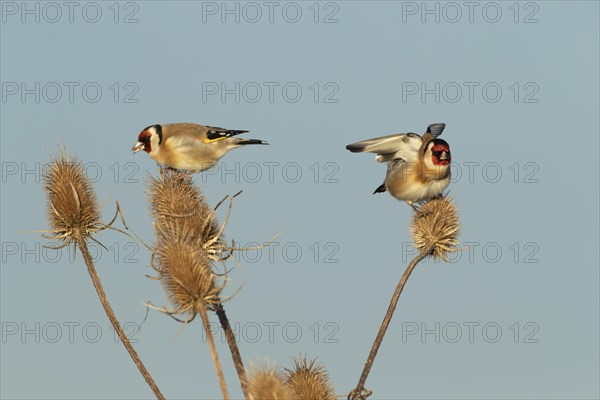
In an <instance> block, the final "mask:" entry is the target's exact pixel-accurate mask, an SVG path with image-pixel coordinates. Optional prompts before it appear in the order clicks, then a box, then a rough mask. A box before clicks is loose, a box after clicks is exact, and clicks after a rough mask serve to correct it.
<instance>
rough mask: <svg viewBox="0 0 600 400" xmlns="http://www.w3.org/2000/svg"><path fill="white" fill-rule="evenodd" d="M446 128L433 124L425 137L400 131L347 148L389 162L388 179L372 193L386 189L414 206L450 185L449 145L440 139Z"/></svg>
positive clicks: (444, 125) (428, 128) (442, 125)
mask: <svg viewBox="0 0 600 400" xmlns="http://www.w3.org/2000/svg"><path fill="white" fill-rule="evenodd" d="M445 127H446V124H431V125H429V126H428V127H427V132H425V134H424V135H423V136H422V137H421V136H420V135H418V134H416V133H399V134H395V135H389V136H382V137H378V138H374V139H367V140H363V141H361V142H356V143H352V144H349V145H348V146H346V149H348V150H350V151H351V152H353V153H362V152H367V153H375V154H377V156H376V157H375V160H377V162H387V173H386V176H385V181H384V182H383V184H382V185H380V186H379V187H378V188H377V189H375V192H373V194H375V193H381V192H385V191H387V192H389V193H390V194H391V195H392V196H394V197H395V198H396V199H398V200H401V201H405V202H406V203H408V205H410V206H411V207H413V208H415V206H414V203H417V202H421V201H425V200H429V199H431V198H432V197H435V196H437V195H439V194H441V193H442V192H443V191H444V190H445V189H446V188H447V187H448V185H449V184H450V161H451V157H450V146H449V145H448V143H447V142H446V141H445V140H442V139H437V137H438V136H439V135H441V134H442V132H443V131H444V128H445ZM415 210H416V208H415Z"/></svg>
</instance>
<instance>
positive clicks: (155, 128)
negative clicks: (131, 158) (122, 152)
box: [131, 124, 162, 154]
mask: <svg viewBox="0 0 600 400" xmlns="http://www.w3.org/2000/svg"><path fill="white" fill-rule="evenodd" d="M161 143H162V126H160V125H158V124H157V125H150V126H148V127H146V128H144V129H142V131H141V132H140V134H139V135H138V141H137V143H136V144H135V145H134V146H133V147H132V148H131V151H133V152H134V153H137V152H138V151H140V150H144V151H145V152H146V153H148V154H150V153H152V152H153V151H154V152H156V151H157V150H158V147H159V146H160V144H161Z"/></svg>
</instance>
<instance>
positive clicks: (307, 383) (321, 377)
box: [285, 356, 337, 400]
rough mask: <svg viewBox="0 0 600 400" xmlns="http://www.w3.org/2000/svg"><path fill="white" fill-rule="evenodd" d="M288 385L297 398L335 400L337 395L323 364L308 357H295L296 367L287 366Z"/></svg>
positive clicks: (304, 399)
mask: <svg viewBox="0 0 600 400" xmlns="http://www.w3.org/2000/svg"><path fill="white" fill-rule="evenodd" d="M285 371H286V375H287V382H286V383H287V385H288V387H289V388H290V389H291V390H292V392H293V393H294V396H295V398H296V399H302V400H335V399H337V396H336V394H335V391H334V390H333V387H332V386H331V383H330V382H329V376H328V374H327V371H326V370H325V366H324V365H323V364H320V363H317V360H316V359H314V360H311V361H310V362H309V361H307V359H306V357H305V356H304V357H299V358H294V367H293V368H292V369H287V368H286V370H285Z"/></svg>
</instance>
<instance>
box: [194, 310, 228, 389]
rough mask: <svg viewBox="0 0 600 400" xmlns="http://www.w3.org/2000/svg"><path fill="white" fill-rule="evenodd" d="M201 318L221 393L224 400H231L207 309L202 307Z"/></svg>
mask: <svg viewBox="0 0 600 400" xmlns="http://www.w3.org/2000/svg"><path fill="white" fill-rule="evenodd" d="M200 317H202V324H203V325H204V332H206V338H207V339H208V348H209V349H210V355H211V357H212V359H213V364H215V370H216V371H217V377H218V378H219V384H220V385H221V392H223V399H224V400H229V399H230V397H229V392H228V391H227V384H225V376H224V375H223V370H222V369H221V362H220V361H219V355H218V354H217V347H216V346H215V339H214V338H213V334H212V330H211V326H210V324H209V322H208V313H207V312H206V307H204V306H202V307H200Z"/></svg>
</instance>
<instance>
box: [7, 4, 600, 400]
mask: <svg viewBox="0 0 600 400" xmlns="http://www.w3.org/2000/svg"><path fill="white" fill-rule="evenodd" d="M24 4H26V6H25V7H27V9H24V8H23V7H24ZM36 4H37V5H36ZM115 4H116V5H117V6H115ZM424 4H426V5H425V6H424ZM57 5H58V6H57ZM0 6H1V10H2V25H1V30H0V32H1V35H2V36H1V43H0V44H1V62H0V66H1V79H0V80H1V82H2V99H1V103H0V106H1V107H2V110H1V115H0V119H1V122H0V128H1V133H2V135H1V156H2V202H1V216H2V224H1V233H2V238H1V242H2V268H1V270H0V277H1V293H0V299H1V305H0V310H1V323H2V341H1V342H0V345H1V354H2V358H1V372H0V379H1V385H0V386H1V389H0V396H1V397H2V398H6V399H49V398H61V399H99V398H102V399H104V398H107V399H108V398H113V399H117V398H126V399H140V398H151V397H152V393H151V391H150V389H149V388H148V387H147V386H146V384H145V383H144V381H143V380H142V378H141V376H140V375H139V373H138V371H137V369H136V368H135V366H134V364H133V363H132V362H131V360H130V359H129V358H128V356H127V354H126V352H125V350H124V349H123V347H122V345H121V344H119V343H115V342H114V340H113V331H112V330H110V328H109V323H108V320H107V318H106V316H105V314H104V312H103V311H102V308H101V306H100V303H99V301H98V299H97V297H96V294H95V293H94V291H93V288H92V284H91V282H90V279H89V276H88V275H87V272H86V269H85V266H84V264H83V261H82V259H81V257H80V256H77V258H76V260H75V262H74V263H71V262H70V261H69V257H68V255H67V253H66V251H64V252H62V253H58V254H56V252H51V251H45V250H43V249H42V248H41V247H40V246H41V245H43V244H44V243H46V242H45V240H43V239H41V238H40V236H39V234H36V233H28V231H31V230H34V229H44V228H46V227H47V222H46V216H45V199H44V196H43V194H42V191H41V187H42V186H41V182H40V179H39V178H40V173H41V165H42V164H43V163H44V162H45V161H47V160H48V153H49V152H50V151H54V150H55V149H56V145H57V144H58V143H60V142H61V141H62V142H64V143H65V144H66V145H67V147H68V148H69V149H70V150H71V151H72V152H74V153H76V154H77V155H78V156H79V157H80V158H81V159H82V160H84V161H85V162H87V163H88V164H87V168H88V169H87V170H88V173H89V175H90V177H91V178H93V179H94V181H95V188H96V190H97V193H98V196H99V198H100V199H101V200H102V201H104V200H105V199H108V201H107V203H106V206H105V209H104V216H105V218H106V219H107V220H108V219H110V218H111V217H112V212H113V210H114V200H119V201H120V202H121V205H122V207H123V211H124V213H125V216H126V218H127V221H128V223H129V225H130V226H131V227H132V228H133V229H134V230H135V231H136V232H137V233H138V234H140V235H141V236H142V237H144V238H145V239H146V240H148V241H152V230H151V220H150V219H149V217H148V215H147V205H146V198H145V187H144V184H143V182H144V179H145V178H146V176H147V174H148V173H156V166H155V164H154V162H152V161H151V159H150V158H149V157H148V156H147V155H145V154H136V155H132V154H131V152H130V148H131V146H132V145H133V144H134V142H135V140H136V136H137V134H138V133H139V131H140V130H141V129H142V128H143V127H145V126H147V125H150V124H154V123H166V122H184V121H185V122H197V123H204V124H208V125H217V126H223V127H227V128H232V129H247V130H250V131H251V133H249V134H247V136H248V137H252V138H258V139H264V140H268V141H269V142H270V143H271V145H270V146H268V147H267V146H262V147H261V146H256V147H248V148H244V149H239V150H235V151H233V152H231V153H229V154H228V155H227V156H226V157H225V158H223V160H222V161H223V163H221V164H219V170H216V171H211V172H206V173H204V174H198V175H196V176H195V177H194V179H195V181H196V182H197V183H198V184H199V185H200V186H201V188H202V190H203V191H204V192H205V194H206V196H207V198H208V200H209V202H210V203H211V204H215V203H216V202H217V201H218V200H220V199H221V198H222V197H223V196H225V195H226V194H233V193H235V192H237V191H239V190H243V191H244V193H243V194H242V195H241V196H240V197H238V198H237V199H236V200H235V203H234V209H233V213H232V217H231V220H230V223H229V225H228V226H227V229H226V231H225V234H226V236H227V237H228V238H233V239H235V240H236V242H239V243H242V244H248V243H251V242H262V241H265V240H268V239H269V238H271V237H272V236H273V235H275V234H276V233H278V232H280V231H282V232H283V235H282V236H281V237H280V238H279V239H278V243H276V244H275V246H273V247H272V248H271V249H264V250H263V252H262V253H260V254H257V253H256V252H250V253H248V254H246V255H240V256H239V257H238V260H239V264H240V267H239V268H237V269H235V270H234V271H233V272H232V273H231V278H232V287H231V288H230V289H229V290H230V293H232V292H233V291H234V290H235V289H236V288H237V287H239V286H240V285H241V284H243V285H244V286H243V288H242V290H241V291H240V293H238V294H237V296H236V297H235V298H234V299H233V300H232V301H231V302H229V303H228V304H227V305H226V308H227V310H228V312H229V317H230V319H231V320H232V322H233V323H238V324H239V325H238V327H239V328H238V332H239V335H240V338H241V342H240V351H241V353H242V357H243V358H244V361H245V362H246V364H247V365H250V364H251V362H254V363H255V364H256V363H260V362H261V361H263V360H269V361H270V362H274V363H276V364H277V365H279V366H290V364H291V361H290V357H291V356H294V355H297V354H299V353H305V352H306V354H307V355H308V356H309V357H314V356H318V357H319V359H320V360H321V361H323V362H324V363H325V365H326V366H327V369H328V370H329V372H330V375H331V378H332V383H333V385H334V386H335V389H336V392H338V393H340V394H344V393H347V392H348V391H349V390H350V389H352V388H353V387H354V386H355V385H356V382H357V380H358V378H359V375H360V372H361V370H362V367H363V365H364V362H365V360H366V357H367V354H368V351H369V349H370V346H371V343H372V340H373V338H374V337H375V334H376V331H377V329H378V327H379V324H380V322H381V319H382V318H383V315H384V313H385V310H386V307H387V305H388V301H389V299H390V297H391V295H392V292H393V290H394V287H395V285H396V283H397V281H398V279H399V278H400V276H401V274H402V272H403V270H404V268H405V266H406V265H407V263H408V260H409V259H410V255H411V254H412V253H411V248H410V237H409V234H408V232H409V224H408V222H409V218H410V214H411V209H410V208H409V207H408V206H406V205H404V204H401V203H399V202H397V201H396V200H394V199H393V198H392V197H391V196H389V195H387V194H380V195H377V196H373V195H371V193H372V192H373V190H374V189H375V188H376V187H377V186H378V185H379V184H380V183H381V182H382V180H383V177H384V174H385V167H384V166H382V165H379V164H377V163H375V161H374V159H373V157H372V156H371V155H360V154H359V155H356V154H351V153H349V152H348V151H346V150H345V148H344V147H345V145H346V144H348V143H351V142H354V141H357V140H361V139H366V138H369V137H374V136H379V135H384V134H390V133H396V132H407V131H414V132H418V133H422V132H423V131H424V130H425V128H426V126H427V125H428V124H430V123H433V122H445V123H446V124H447V128H446V130H445V132H444V134H443V138H444V139H445V140H446V141H448V142H449V143H450V146H451V148H452V156H453V162H454V166H453V173H454V176H455V178H454V179H453V183H452V184H451V186H450V190H451V194H452V196H454V198H455V199H456V203H457V205H458V208H459V210H460V214H461V221H462V234H461V240H462V242H463V246H464V247H465V248H466V249H467V250H465V252H463V253H462V254H461V255H460V256H457V258H456V259H455V260H454V261H453V262H452V263H449V264H443V263H434V262H433V261H428V262H426V263H423V264H422V265H420V266H419V267H418V268H417V270H416V271H415V273H414V274H413V276H412V277H411V280H410V281H409V282H408V285H407V287H406V289H405V291H404V293H403V295H402V298H401V299H400V303H399V306H398V308H397V310H396V314H395V316H394V319H393V321H392V324H391V326H390V329H389V331H388V334H387V336H386V338H385V340H384V343H383V346H382V348H381V350H380V353H379V355H378V358H377V359H376V361H375V364H374V367H373V369H372V372H371V375H370V377H369V380H368V381H367V387H368V388H370V389H372V390H373V391H374V395H373V396H372V398H373V399H392V398H407V399H408V398H411V399H454V398H480V399H490V398H495V399H498V398H502V399H563V398H576V399H597V398H598V397H599V396H600V393H599V382H598V376H599V373H600V368H599V361H598V360H599V343H598V337H599V335H600V333H599V325H598V323H599V317H598V315H599V272H598V271H599V269H598V268H599V255H598V241H599V232H598V219H599V214H598V201H599V186H598V185H599V184H598V175H599V164H598V148H599V139H598V138H599V130H600V126H599V119H598V109H599V106H600V104H599V77H598V75H599V72H598V71H599V47H600V46H599V36H600V34H599V26H598V25H599V18H598V16H599V4H598V2H596V1H572V2H566V1H539V2H520V3H515V2H512V1H511V2H496V3H493V2H477V3H476V4H474V5H473V8H471V9H470V8H469V7H468V6H465V5H464V4H463V2H457V3H450V5H448V3H442V2H428V3H422V2H393V1H374V2H367V1H343V2H323V3H319V4H317V6H315V3H314V2H296V3H294V2H275V3H273V6H272V8H269V7H271V6H267V5H265V4H264V3H263V2H257V3H250V5H248V4H247V3H237V2H227V3H223V2H220V1H219V2H193V1H180V2H169V3H167V2H166V1H137V2H121V3H114V2H98V3H90V2H76V3H74V5H73V6H72V8H69V7H70V6H65V5H64V4H63V3H62V2H58V3H52V4H51V5H46V4H45V3H37V2H27V3H22V2H10V1H2V2H1V3H0ZM223 7H227V10H233V11H232V13H227V12H226V10H225V9H224V8H223ZM236 7H237V9H236ZM423 7H426V8H427V9H424V8H423ZM27 10H29V11H27ZM236 10H237V11H236ZM427 10H430V11H431V10H433V11H432V13H428V11H427ZM298 11H299V12H300V14H298ZM317 11H318V12H317ZM98 12H99V13H98ZM236 13H237V15H236ZM257 13H260V15H259V14H257ZM36 18H38V19H39V21H36ZM236 18H239V22H236ZM436 18H438V19H439V22H436ZM296 19H297V20H298V21H297V22H295V23H293V22H292V21H294V20H296ZM95 20H97V22H93V21H95ZM223 20H224V21H223ZM115 21H116V22H115ZM125 21H128V22H129V23H125ZM315 21H316V22H315ZM494 21H495V22H494ZM98 90H100V91H101V93H100V92H98ZM271 90H272V91H271ZM223 91H225V94H224V93H223ZM424 91H425V92H424ZM222 96H223V97H222ZM236 96H237V97H238V98H237V99H236ZM236 100H237V101H236ZM220 218H221V220H222V219H223V218H224V215H223V214H222V213H221V214H220ZM98 238H99V239H100V240H101V241H102V242H103V243H104V244H106V245H107V247H109V251H106V250H102V252H101V253H100V254H99V255H98V260H97V268H98V271H99V274H100V277H101V279H102V282H103V283H104V285H105V289H106V291H107V292H108V295H109V298H110V300H111V301H112V304H113V306H114V308H115V310H116V313H117V316H118V317H119V319H120V320H121V321H122V322H123V323H127V322H131V323H132V324H129V325H128V328H129V330H130V332H131V333H132V334H133V337H134V338H135V339H137V341H138V342H137V343H135V347H136V349H137V350H138V352H139V353H140V356H141V358H142V360H143V361H144V362H145V363H146V365H147V367H148V369H149V370H150V371H151V373H152V374H153V375H154V377H155V379H156V381H157V383H158V385H159V386H160V387H161V389H162V391H163V393H164V394H165V395H166V396H167V398H173V399H192V398H202V399H204V398H218V397H219V396H220V390H219V387H218V383H217V380H216V378H215V376H214V370H213V366H212V364H211V361H210V356H209V353H208V349H207V346H206V344H205V343H203V337H202V332H201V329H200V324H198V323H196V321H195V323H193V324H191V326H188V327H186V328H185V329H184V330H183V332H182V333H181V334H179V336H177V337H176V335H177V332H178V330H179V328H180V326H179V325H178V324H177V323H175V322H174V321H172V320H170V319H169V318H168V317H166V316H164V315H162V314H159V313H157V312H150V314H149V316H148V319H147V320H146V322H145V323H144V325H143V326H142V328H141V331H139V330H138V329H137V327H136V326H135V325H134V324H133V323H139V322H141V321H142V320H143V318H144V315H145V307H144V306H143V305H142V303H144V302H146V301H148V300H151V301H152V302H153V303H154V304H158V305H163V304H167V303H166V302H167V300H166V298H165V296H164V293H163V291H162V288H161V287H160V284H159V283H157V282H154V281H150V280H148V279H146V278H144V274H146V273H148V272H149V268H148V264H149V254H148V252H147V251H146V250H145V249H143V248H141V247H140V246H139V245H137V244H135V243H131V240H130V239H128V238H126V237H123V236H120V235H118V234H115V233H112V232H103V233H101V234H100V235H98ZM95 249H96V250H99V249H97V248H95ZM115 260H116V261H117V262H116V263H115ZM215 321H216V319H215ZM36 324H37V325H36ZM436 324H438V325H436ZM436 327H439V328H436ZM459 329H460V331H459ZM470 329H472V331H470ZM498 329H500V330H501V332H500V335H499V336H497V332H499V331H498ZM300 330H301V331H300ZM424 331H425V333H424ZM97 332H100V335H99V336H98V337H97V338H96V334H97ZM427 332H430V333H427ZM436 332H437V336H438V337H437V339H439V340H438V342H436ZM459 332H460V334H461V335H460V336H457V334H458V333H459ZM422 333H424V335H423V336H422V335H421V334H422ZM53 342H54V343H53ZM217 345H218V349H219V351H220V354H221V359H222V360H223V367H224V371H225V374H226V378H227V381H228V384H229V387H230V389H231V391H232V393H233V394H234V396H236V397H238V398H239V396H241V391H240V390H239V388H238V384H237V378H236V375H235V372H234V369H233V366H232V363H231V361H230V357H229V356H228V350H227V347H226V345H225V343H224V342H222V341H221V339H220V338H217Z"/></svg>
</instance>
